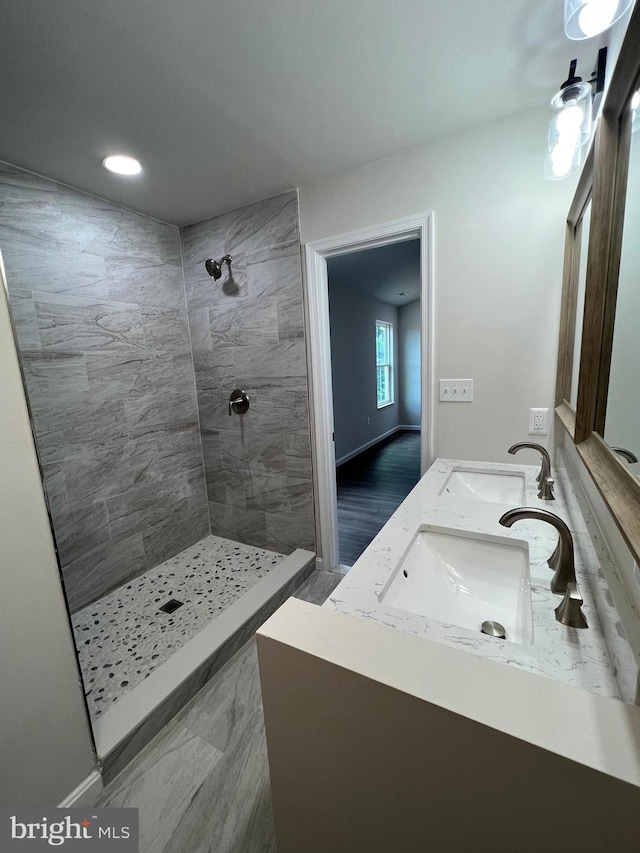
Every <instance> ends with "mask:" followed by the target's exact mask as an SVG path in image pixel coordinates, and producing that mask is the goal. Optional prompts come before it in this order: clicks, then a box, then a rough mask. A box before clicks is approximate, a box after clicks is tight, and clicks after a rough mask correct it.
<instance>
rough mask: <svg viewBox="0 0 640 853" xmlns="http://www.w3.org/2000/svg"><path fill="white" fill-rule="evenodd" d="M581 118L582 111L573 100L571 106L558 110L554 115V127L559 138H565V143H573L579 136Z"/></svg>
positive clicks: (582, 116) (562, 139) (582, 118)
mask: <svg viewBox="0 0 640 853" xmlns="http://www.w3.org/2000/svg"><path fill="white" fill-rule="evenodd" d="M583 120H584V112H583V111H582V109H581V108H580V107H579V106H578V105H577V104H576V102H575V101H573V103H572V104H571V106H567V107H565V108H564V109H563V110H560V112H559V113H558V115H557V116H556V128H557V131H558V136H559V138H560V140H561V141H564V140H566V141H567V143H569V141H571V142H572V143H574V144H575V143H576V142H577V141H578V139H579V138H580V134H581V132H582V123H583Z"/></svg>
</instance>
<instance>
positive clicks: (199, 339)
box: [189, 307, 212, 353]
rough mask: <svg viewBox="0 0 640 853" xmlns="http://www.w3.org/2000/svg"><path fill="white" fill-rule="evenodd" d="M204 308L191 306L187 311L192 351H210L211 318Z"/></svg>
mask: <svg viewBox="0 0 640 853" xmlns="http://www.w3.org/2000/svg"><path fill="white" fill-rule="evenodd" d="M210 310H211V309H210V308H208V307H206V308H193V309H191V310H190V311H189V333H190V334H191V347H192V349H193V352H194V353H195V352H202V353H203V352H211V349H212V342H211V318H210V317H209V311H210Z"/></svg>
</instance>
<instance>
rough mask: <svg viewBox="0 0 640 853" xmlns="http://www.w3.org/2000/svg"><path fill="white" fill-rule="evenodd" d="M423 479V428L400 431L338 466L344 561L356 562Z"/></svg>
mask: <svg viewBox="0 0 640 853" xmlns="http://www.w3.org/2000/svg"><path fill="white" fill-rule="evenodd" d="M419 479H420V433H419V432H399V433H396V434H395V435H393V436H391V438H389V439H387V440H385V441H383V442H380V444H376V445H375V447H371V448H370V449H369V450H365V451H364V453H361V454H360V455H359V456H356V457H354V458H353V459H350V460H349V461H348V462H345V463H344V464H343V465H340V467H339V468H336V481H337V487H338V537H339V541H340V562H341V563H342V565H344V566H351V565H353V563H354V562H355V561H356V560H357V559H358V557H359V556H360V554H362V552H363V551H364V549H365V548H366V547H367V545H368V544H369V543H370V542H371V540H372V539H373V538H374V536H375V535H376V534H377V533H378V531H379V530H380V529H381V528H382V527H383V526H384V524H385V523H386V522H387V521H388V520H389V518H390V517H391V516H392V515H393V513H394V512H395V511H396V509H397V508H398V507H399V506H400V504H401V503H402V501H403V500H404V499H405V498H406V496H407V495H408V494H409V492H410V491H411V489H412V488H413V487H414V486H415V484H416V483H417V482H418V480H419Z"/></svg>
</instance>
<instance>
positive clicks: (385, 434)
mask: <svg viewBox="0 0 640 853" xmlns="http://www.w3.org/2000/svg"><path fill="white" fill-rule="evenodd" d="M400 430H413V431H416V432H420V427H419V426H415V425H410V426H396V427H393V429H390V430H388V431H387V432H383V433H382V435H378V436H376V438H372V439H371V441H368V442H367V443H366V444H362V445H360V447H356V449H355V450H352V451H351V453H346V454H345V455H344V456H341V457H340V459H336V468H338V467H339V466H340V465H343V464H344V463H345V462H348V461H349V460H350V459H353V458H354V456H358V455H359V454H360V453H364V451H365V450H368V449H369V448H370V447H373V446H374V445H375V444H378V443H379V442H380V441H384V440H385V438H389V436H390V435H393V434H394V433H396V432H400Z"/></svg>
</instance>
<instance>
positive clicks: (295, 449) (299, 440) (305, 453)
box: [284, 433, 312, 480]
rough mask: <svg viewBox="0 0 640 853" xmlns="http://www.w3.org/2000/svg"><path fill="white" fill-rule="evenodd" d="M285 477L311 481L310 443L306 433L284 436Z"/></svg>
mask: <svg viewBox="0 0 640 853" xmlns="http://www.w3.org/2000/svg"><path fill="white" fill-rule="evenodd" d="M284 458H285V467H286V470H287V476H289V477H299V478H301V479H303V480H311V478H312V468H311V441H310V437H309V434H308V433H300V434H297V435H285V436H284Z"/></svg>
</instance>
